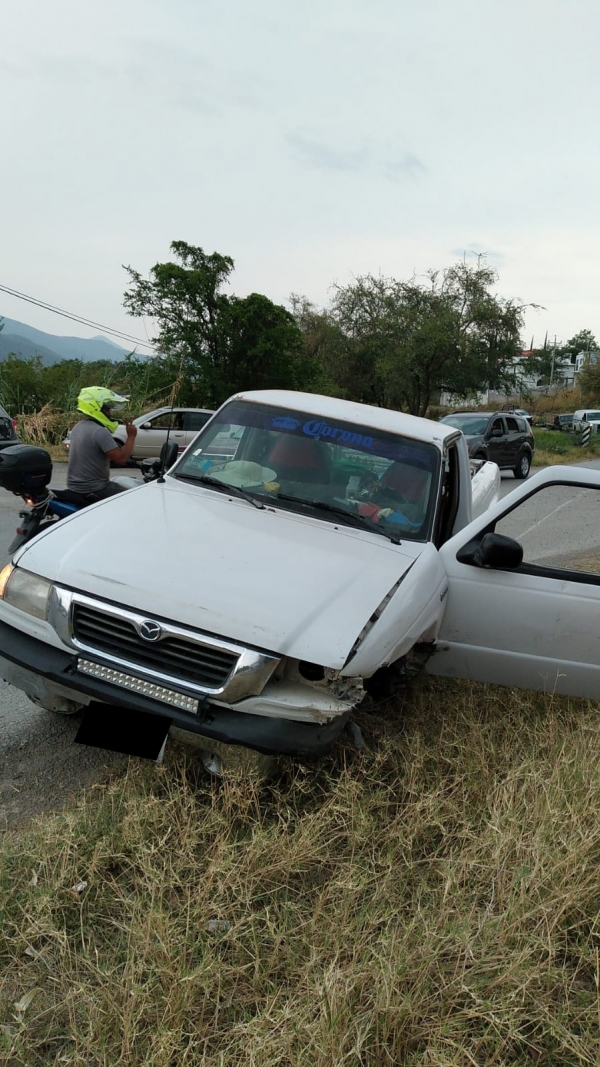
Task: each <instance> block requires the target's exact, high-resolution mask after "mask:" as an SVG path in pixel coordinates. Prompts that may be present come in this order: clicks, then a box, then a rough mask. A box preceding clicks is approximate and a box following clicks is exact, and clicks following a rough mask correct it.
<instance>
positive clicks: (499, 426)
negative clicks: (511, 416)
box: [490, 419, 504, 434]
mask: <svg viewBox="0 0 600 1067" xmlns="http://www.w3.org/2000/svg"><path fill="white" fill-rule="evenodd" d="M494 430H501V431H502V433H503V434H504V423H503V422H502V419H494V421H493V423H492V425H491V426H490V433H493V432H494Z"/></svg>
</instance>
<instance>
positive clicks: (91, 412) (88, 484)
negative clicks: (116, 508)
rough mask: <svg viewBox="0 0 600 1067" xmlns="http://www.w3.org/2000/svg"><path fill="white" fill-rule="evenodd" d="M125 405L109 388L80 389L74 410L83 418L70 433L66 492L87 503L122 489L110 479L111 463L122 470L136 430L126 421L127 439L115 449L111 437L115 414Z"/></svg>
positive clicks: (129, 452) (131, 448)
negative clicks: (79, 497)
mask: <svg viewBox="0 0 600 1067" xmlns="http://www.w3.org/2000/svg"><path fill="white" fill-rule="evenodd" d="M126 403H127V397H123V396H119V394H118V393H114V392H113V391H112V389H104V388H103V387H102V386H98V385H92V386H88V388H86V389H82V390H81V392H80V394H79V396H78V398H77V409H78V411H80V412H81V413H82V415H83V416H84V418H83V419H81V420H80V421H79V422H78V423H76V424H75V426H74V427H73V429H72V430H71V434H70V440H71V445H70V448H69V465H68V468H67V489H68V490H69V491H71V492H72V493H76V494H78V495H82V496H84V497H85V498H86V500H87V501H88V502H92V501H96V500H104V499H105V498H106V497H109V496H112V495H113V494H114V493H120V492H122V491H123V488H122V487H121V486H119V485H115V483H114V482H111V480H110V464H111V462H112V463H116V464H117V466H120V467H124V466H125V464H126V463H127V461H128V460H129V458H130V456H131V453H132V452H133V445H134V441H135V437H136V434H137V427H136V426H134V425H133V423H132V422H131V420H130V419H125V420H124V422H125V428H126V432H127V437H126V440H125V444H123V445H121V446H118V445H117V443H116V442H115V439H114V437H113V436H112V435H113V433H114V432H115V430H116V429H117V426H118V425H119V424H118V422H116V421H115V419H114V415H115V414H116V413H117V412H118V411H119V410H121V409H122V408H123V407H124V406H125V404H126Z"/></svg>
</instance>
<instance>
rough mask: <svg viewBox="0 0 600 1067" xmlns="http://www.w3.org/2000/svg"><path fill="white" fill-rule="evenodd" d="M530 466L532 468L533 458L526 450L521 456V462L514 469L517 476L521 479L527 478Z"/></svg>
mask: <svg viewBox="0 0 600 1067" xmlns="http://www.w3.org/2000/svg"><path fill="white" fill-rule="evenodd" d="M530 468H531V459H530V457H529V456H528V455H527V452H524V453H523V455H522V456H521V457H520V459H519V462H518V463H517V465H516V467H515V468H514V470H513V473H514V476H515V478H519V479H521V480H523V479H525V478H526V477H527V475H528V474H529V471H530Z"/></svg>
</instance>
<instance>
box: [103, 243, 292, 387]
mask: <svg viewBox="0 0 600 1067" xmlns="http://www.w3.org/2000/svg"><path fill="white" fill-rule="evenodd" d="M171 252H172V253H173V255H174V257H175V262H168V263H157V264H156V265H155V266H154V267H153V268H152V270H151V271H150V276H149V278H143V277H142V275H141V274H139V273H138V271H135V270H133V269H132V268H131V267H126V268H125V269H126V271H127V273H128V275H129V281H130V286H129V289H128V290H127V291H126V293H125V298H124V306H125V308H126V309H127V311H128V312H129V314H131V315H133V316H141V315H148V316H150V317H151V318H153V319H154V320H155V321H156V323H157V333H156V336H155V337H154V342H155V344H156V345H157V347H158V349H159V350H160V352H162V353H164V355H162V356H161V357H160V363H161V366H162V367H163V368H164V370H165V371H166V374H167V376H171V379H172V380H173V381H177V383H178V394H177V395H178V399H179V401H180V402H182V403H188V404H198V405H200V406H202V407H216V406H218V405H219V404H220V403H222V402H223V400H225V399H226V398H227V397H228V396H229V395H230V394H231V393H234V392H236V391H238V390H240V389H248V388H257V387H258V388H274V387H275V388H286V387H287V388H297V387H299V386H301V385H303V384H306V381H307V375H308V376H310V372H311V369H312V365H311V362H310V360H309V359H308V358H307V355H306V352H305V350H304V348H303V345H302V335H301V333H300V330H299V329H298V326H297V325H296V322H295V320H294V317H293V315H292V314H291V312H289V311H287V310H286V309H285V308H283V307H281V306H279V305H277V304H274V303H272V301H270V300H269V299H268V298H267V297H266V296H262V295H261V294H259V293H251V294H250V296H247V297H243V298H239V297H236V296H233V295H229V294H228V293H226V292H224V287H225V285H226V284H227V282H228V281H229V278H230V276H231V273H232V271H233V268H234V263H233V260H232V259H231V258H230V257H229V256H222V255H220V254H219V253H217V252H213V253H212V254H211V255H208V254H207V253H205V252H204V251H203V249H202V248H198V247H196V246H194V245H189V244H187V243H186V242H185V241H174V242H173V243H172V245H171Z"/></svg>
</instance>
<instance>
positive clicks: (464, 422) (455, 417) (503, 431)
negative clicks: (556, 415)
mask: <svg viewBox="0 0 600 1067" xmlns="http://www.w3.org/2000/svg"><path fill="white" fill-rule="evenodd" d="M440 422H442V423H444V424H445V425H446V426H456V428H457V429H458V430H462V432H463V433H464V435H465V437H466V439H467V447H468V449H469V456H470V457H471V459H488V460H491V461H492V462H493V463H497V464H498V466H499V467H500V470H511V471H512V472H513V474H514V476H515V478H526V477H527V475H528V474H529V471H530V468H531V464H532V463H533V456H534V453H535V441H534V438H533V432H532V429H531V426H530V425H529V423H528V422H527V421H526V420H525V419H524V418H521V416H518V415H515V414H509V412H506V411H468V412H467V411H456V412H453V413H452V414H451V415H446V416H445V417H444V418H443V419H440Z"/></svg>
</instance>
